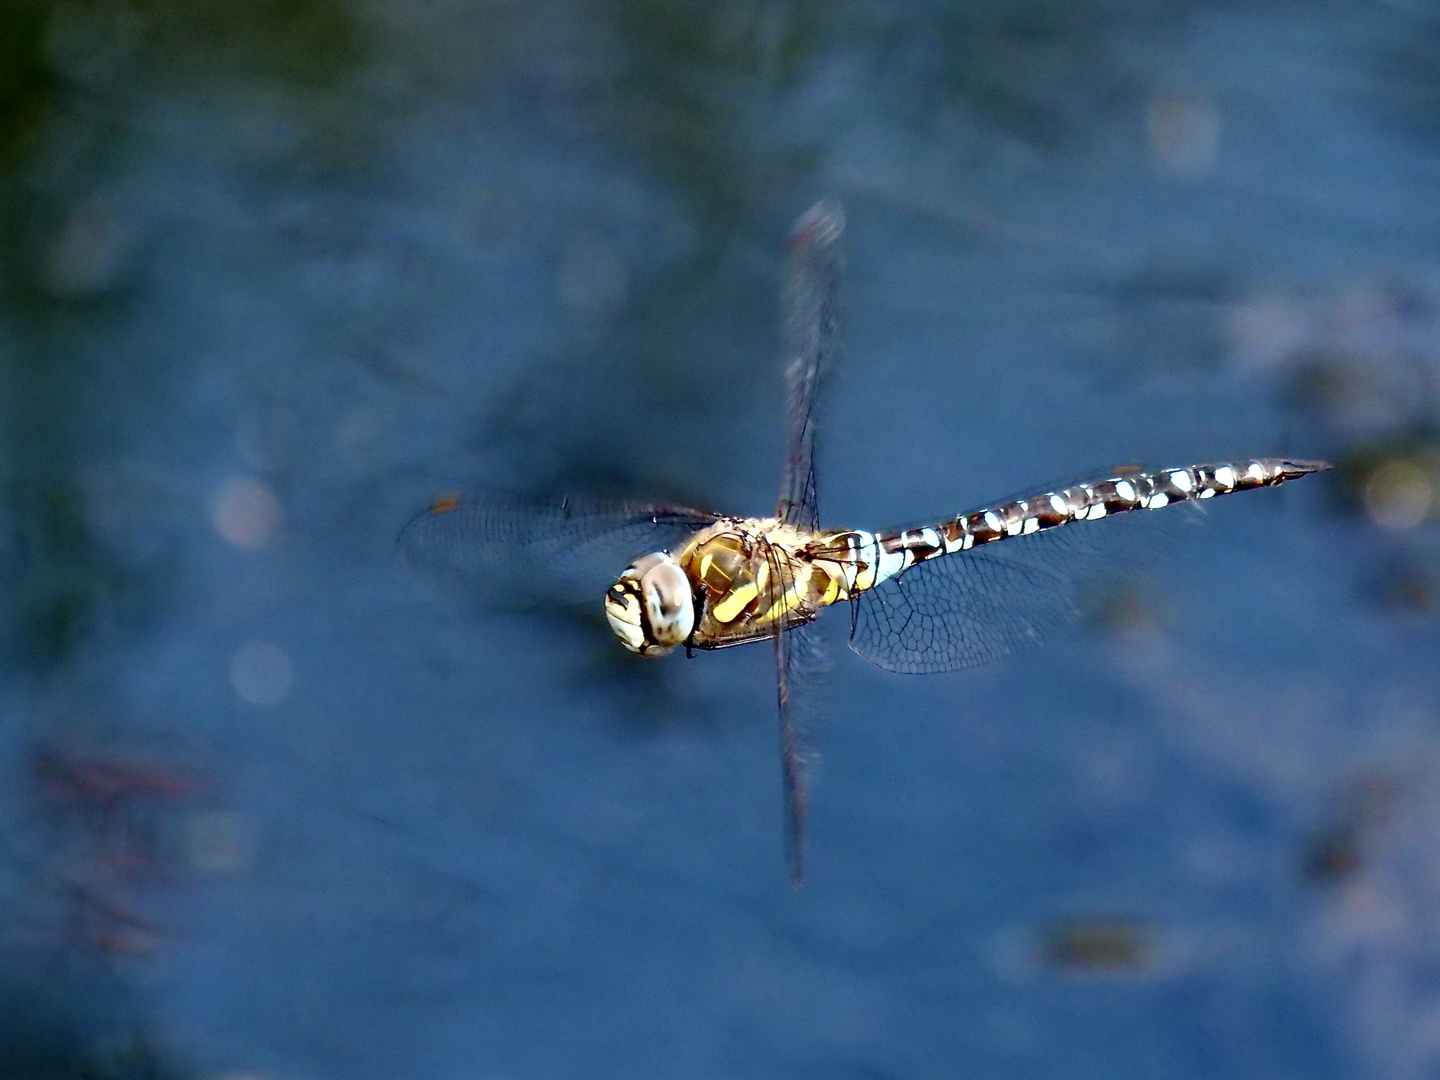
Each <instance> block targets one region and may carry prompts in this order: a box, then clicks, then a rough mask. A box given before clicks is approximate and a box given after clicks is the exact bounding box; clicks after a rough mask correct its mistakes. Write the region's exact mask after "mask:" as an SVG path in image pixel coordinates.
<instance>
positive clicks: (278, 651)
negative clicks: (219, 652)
mask: <svg viewBox="0 0 1440 1080" xmlns="http://www.w3.org/2000/svg"><path fill="white" fill-rule="evenodd" d="M294 684H295V665H294V664H293V663H291V661H290V656H289V654H288V653H286V652H285V650H284V649H282V648H280V646H278V645H276V644H275V643H274V642H270V641H250V642H247V643H245V644H244V645H241V646H240V648H238V649H236V650H235V655H234V656H232V657H231V658H230V685H231V686H233V687H234V688H235V693H237V694H238V695H240V698H241V700H243V701H248V702H249V703H250V704H251V705H278V704H280V702H282V701H284V700H285V699H286V698H287V697H288V696H289V694H290V688H291V687H292V686H293V685H294Z"/></svg>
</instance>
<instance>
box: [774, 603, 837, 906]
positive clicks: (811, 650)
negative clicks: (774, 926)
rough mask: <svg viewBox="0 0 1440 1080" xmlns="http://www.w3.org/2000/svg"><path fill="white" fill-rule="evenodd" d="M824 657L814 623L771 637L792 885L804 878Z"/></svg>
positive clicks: (822, 689)
mask: <svg viewBox="0 0 1440 1080" xmlns="http://www.w3.org/2000/svg"><path fill="white" fill-rule="evenodd" d="M828 669H829V661H828V656H827V654H826V652H825V647H824V641H823V639H822V638H821V637H820V633H819V629H818V628H817V626H816V625H815V624H814V623H806V624H804V625H802V626H796V627H793V628H792V629H791V630H789V631H788V632H786V633H783V634H779V635H777V636H776V638H775V675H776V689H777V691H778V698H779V702H780V775H781V780H782V782H783V790H784V798H785V806H784V820H785V860H786V862H787V864H788V865H789V867H790V882H791V884H793V885H796V886H798V885H799V884H800V882H801V881H802V879H803V878H804V876H805V811H806V808H807V806H808V803H809V799H810V771H811V767H812V765H813V764H814V761H815V758H816V756H817V755H816V754H815V750H814V745H815V743H814V740H815V732H816V728H817V726H818V724H819V720H820V716H821V714H822V713H823V711H824V709H823V705H824V700H823V693H824V686H823V684H824V675H825V673H826V671H828Z"/></svg>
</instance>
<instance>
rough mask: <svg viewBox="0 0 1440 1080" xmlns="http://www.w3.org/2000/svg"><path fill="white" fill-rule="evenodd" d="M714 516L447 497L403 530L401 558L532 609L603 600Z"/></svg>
mask: <svg viewBox="0 0 1440 1080" xmlns="http://www.w3.org/2000/svg"><path fill="white" fill-rule="evenodd" d="M715 520H716V515H715V514H710V513H706V512H705V511H702V510H690V509H686V508H684V507H676V506H647V505H642V504H640V503H632V502H615V501H605V500H599V499H581V498H568V499H554V500H545V499H526V498H523V497H517V496H510V495H496V494H478V495H463V496H462V495H446V496H442V497H441V498H439V499H437V500H436V502H435V504H434V505H433V506H431V507H430V509H429V510H427V511H425V512H424V513H423V514H420V515H419V516H418V517H416V518H415V519H414V520H413V521H411V522H410V523H409V524H408V525H406V526H405V528H404V529H403V530H402V531H401V533H400V540H399V549H400V556H401V558H402V559H403V560H404V561H405V562H407V563H409V564H411V565H414V566H418V567H421V568H422V569H425V570H428V571H431V572H434V573H439V574H442V575H445V576H447V577H452V578H455V579H457V580H461V581H463V582H465V583H466V585H467V586H469V587H471V588H474V589H475V590H477V591H481V592H485V593H488V594H490V595H492V596H495V597H498V598H504V599H506V600H509V601H512V602H514V601H518V602H520V603H522V604H526V605H540V604H545V603H572V602H579V601H596V600H598V598H599V597H601V596H602V595H603V594H604V592H605V590H606V589H607V588H609V587H610V585H611V584H612V583H613V582H614V580H615V578H616V577H618V576H619V575H620V572H621V571H622V570H624V569H625V567H626V566H628V565H629V564H630V562H631V561H632V560H633V559H635V558H636V557H638V556H640V555H642V554H645V553H646V552H650V551H664V550H670V549H672V548H674V547H676V546H678V545H679V544H680V543H681V542H682V541H683V540H684V539H685V538H686V537H687V536H689V535H690V534H691V533H692V532H694V531H695V530H696V529H701V528H704V527H705V526H706V525H709V524H711V523H712V522H714V521H715Z"/></svg>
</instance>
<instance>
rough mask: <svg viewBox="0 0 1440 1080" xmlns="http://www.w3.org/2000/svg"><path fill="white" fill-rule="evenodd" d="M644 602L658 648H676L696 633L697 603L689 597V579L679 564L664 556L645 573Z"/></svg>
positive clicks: (650, 633)
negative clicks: (694, 630) (691, 634)
mask: <svg viewBox="0 0 1440 1080" xmlns="http://www.w3.org/2000/svg"><path fill="white" fill-rule="evenodd" d="M640 591H641V594H642V596H643V598H644V601H645V622H646V623H647V624H648V625H647V627H646V629H647V630H648V631H649V632H648V634H647V636H648V637H649V638H650V640H651V641H652V642H653V643H654V644H656V645H660V646H663V647H665V648H667V649H668V648H673V647H674V646H676V645H679V644H680V643H681V642H683V641H684V640H685V639H686V638H688V637H689V636H690V631H691V630H693V629H695V600H694V597H693V596H692V595H691V593H690V579H689V578H688V577H686V576H685V571H684V570H682V569H680V566H679V564H678V563H676V562H675V561H674V560H672V559H671V558H670V556H668V555H667V556H665V560H664V561H663V562H660V563H657V564H656V565H655V566H653V567H651V568H650V570H648V571H646V573H645V576H644V577H642V578H641V579H640Z"/></svg>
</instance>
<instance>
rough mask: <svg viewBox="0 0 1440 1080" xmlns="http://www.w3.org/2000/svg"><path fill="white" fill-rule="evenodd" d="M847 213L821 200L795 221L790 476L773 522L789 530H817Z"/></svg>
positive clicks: (788, 306)
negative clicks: (823, 399) (819, 449)
mask: <svg viewBox="0 0 1440 1080" xmlns="http://www.w3.org/2000/svg"><path fill="white" fill-rule="evenodd" d="M844 231H845V214H844V211H843V210H842V209H841V207H840V204H839V202H837V201H836V200H834V199H822V200H821V201H820V202H818V203H816V204H815V205H814V206H812V207H811V208H810V209H809V210H807V211H806V212H805V213H804V214H802V215H801V216H800V218H799V220H797V221H796V222H795V227H794V230H793V231H792V233H791V237H790V271H789V278H788V280H787V282H786V290H785V382H786V387H787V390H788V395H789V396H788V400H787V405H786V416H785V471H784V475H783V477H782V478H781V483H780V501H779V505H778V506H777V507H776V510H775V516H776V517H778V518H780V519H781V520H782V521H785V522H787V523H789V524H791V525H796V526H799V527H801V528H805V529H811V530H813V529H815V528H817V527H818V525H819V513H818V510H817V509H816V490H815V426H816V419H817V414H818V404H819V398H820V388H821V384H822V382H823V380H824V377H825V374H826V371H827V370H828V369H829V367H830V366H831V365H832V364H833V363H834V361H835V359H836V355H837V352H838V334H837V322H838V314H839V312H838V309H839V288H840V273H841V269H842V259H841V254H840V239H841V236H842V234H843V233H844Z"/></svg>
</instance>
